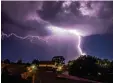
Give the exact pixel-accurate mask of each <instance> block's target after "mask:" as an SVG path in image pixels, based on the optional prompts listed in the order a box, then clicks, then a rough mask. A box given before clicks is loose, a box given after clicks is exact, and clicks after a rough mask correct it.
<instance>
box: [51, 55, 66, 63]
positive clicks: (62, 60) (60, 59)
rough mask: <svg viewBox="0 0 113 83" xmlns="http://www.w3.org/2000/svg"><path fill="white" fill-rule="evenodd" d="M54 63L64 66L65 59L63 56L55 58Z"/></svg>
mask: <svg viewBox="0 0 113 83" xmlns="http://www.w3.org/2000/svg"><path fill="white" fill-rule="evenodd" d="M52 61H53V62H56V63H57V64H60V63H61V64H64V61H65V58H64V57H63V56H54V57H53V58H52Z"/></svg>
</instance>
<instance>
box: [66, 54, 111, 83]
mask: <svg viewBox="0 0 113 83" xmlns="http://www.w3.org/2000/svg"><path fill="white" fill-rule="evenodd" d="M68 71H69V74H70V75H73V76H79V77H83V78H87V79H91V80H96V81H101V82H107V83H113V61H110V60H108V59H100V58H97V57H95V56H90V55H87V56H80V57H78V58H77V59H76V60H72V61H69V62H68Z"/></svg>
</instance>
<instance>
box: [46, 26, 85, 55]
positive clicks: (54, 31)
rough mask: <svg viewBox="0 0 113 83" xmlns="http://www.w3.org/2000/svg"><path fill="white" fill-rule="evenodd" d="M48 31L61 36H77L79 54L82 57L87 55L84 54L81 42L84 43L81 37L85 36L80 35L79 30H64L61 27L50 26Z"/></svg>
mask: <svg viewBox="0 0 113 83" xmlns="http://www.w3.org/2000/svg"><path fill="white" fill-rule="evenodd" d="M48 29H49V30H51V31H52V32H53V33H54V34H57V35H61V34H65V33H70V34H73V35H76V36H77V37H78V46H77V47H78V50H79V53H80V54H81V55H86V53H83V51H82V48H81V41H82V40H81V36H83V34H82V33H80V32H79V31H77V30H71V29H63V28H59V27H55V26H49V27H48Z"/></svg>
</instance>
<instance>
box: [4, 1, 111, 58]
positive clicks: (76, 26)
mask: <svg viewBox="0 0 113 83" xmlns="http://www.w3.org/2000/svg"><path fill="white" fill-rule="evenodd" d="M2 15H3V16H2V38H3V39H4V38H5V37H11V36H15V37H17V38H20V39H22V40H23V41H24V40H30V41H31V42H32V43H33V44H35V45H36V46H37V47H38V45H41V46H42V47H43V46H44V47H45V48H47V49H46V51H47V52H49V53H48V55H47V56H54V55H63V53H62V51H60V50H62V49H64V48H63V46H64V47H65V46H66V45H68V44H70V45H68V46H67V51H66V52H67V54H66V57H67V60H69V59H73V58H74V57H77V56H79V55H81V54H82V53H84V52H85V53H87V52H86V51H84V50H83V49H82V47H83V46H82V45H83V43H82V41H80V40H83V39H84V37H89V36H92V35H103V34H112V33H113V28H112V27H113V2H101V1H99V2H96V1H92V2H91V1H72V2H70V1H56V2H55V1H51V2H46V1H45V2H43V1H40V2H39V1H37V2H32V1H31V2H21V1H14V2H2ZM39 41H41V42H43V43H42V44H40V43H41V42H40V43H39ZM7 42H8V41H7ZM64 42H65V44H66V45H65V44H64ZM80 43H81V45H80ZM63 44H64V45H63ZM71 45H72V46H71ZM4 46H5V45H4ZM5 47H6V46H5ZM6 48H7V47H6ZM34 48H35V47H34ZM70 48H71V49H70ZM3 53H4V52H3ZM39 54H40V52H39ZM10 56H11V55H10ZM23 56H24V57H25V56H27V55H23ZM29 56H30V55H29ZM43 56H44V55H43ZM3 57H4V56H3ZM5 57H6V56H5ZM35 57H36V56H35Z"/></svg>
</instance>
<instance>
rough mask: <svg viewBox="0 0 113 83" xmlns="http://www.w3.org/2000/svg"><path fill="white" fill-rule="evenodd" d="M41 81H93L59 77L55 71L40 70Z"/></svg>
mask: <svg viewBox="0 0 113 83" xmlns="http://www.w3.org/2000/svg"><path fill="white" fill-rule="evenodd" d="M39 77H40V80H41V83H92V82H88V81H87V82H86V81H80V80H79V81H78V80H72V79H66V78H58V77H57V75H56V74H55V73H53V72H46V71H45V72H40V74H39Z"/></svg>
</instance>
